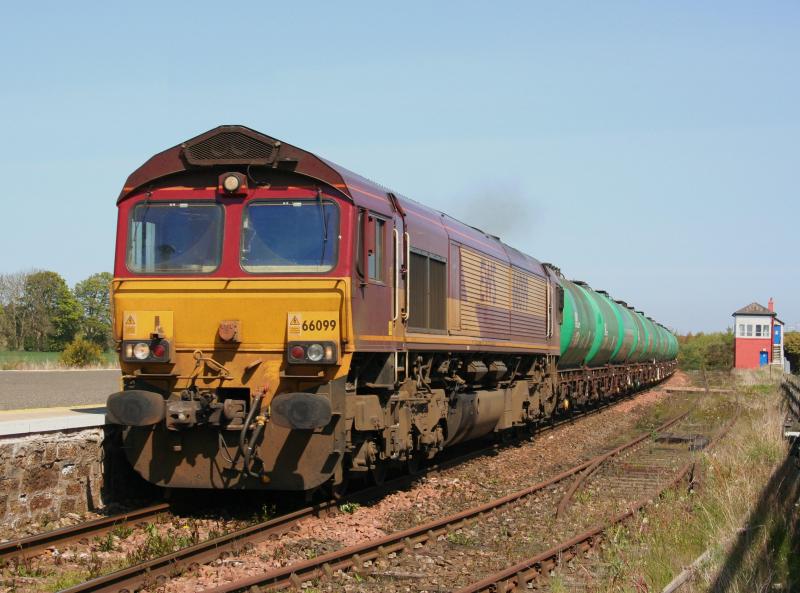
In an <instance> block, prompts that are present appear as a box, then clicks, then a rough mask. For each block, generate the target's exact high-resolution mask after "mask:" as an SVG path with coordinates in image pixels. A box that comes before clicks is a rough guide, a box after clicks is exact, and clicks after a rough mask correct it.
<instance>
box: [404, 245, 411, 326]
mask: <svg viewBox="0 0 800 593" xmlns="http://www.w3.org/2000/svg"><path fill="white" fill-rule="evenodd" d="M403 238H404V239H405V241H406V310H405V311H404V312H403V319H405V320H408V319H409V318H410V317H411V235H409V234H408V232H404V233H403Z"/></svg>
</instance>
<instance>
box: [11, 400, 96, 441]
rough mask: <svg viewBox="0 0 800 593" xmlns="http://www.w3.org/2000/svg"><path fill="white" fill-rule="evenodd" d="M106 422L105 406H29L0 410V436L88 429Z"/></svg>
mask: <svg viewBox="0 0 800 593" xmlns="http://www.w3.org/2000/svg"><path fill="white" fill-rule="evenodd" d="M105 423H106V408H105V406H102V405H101V406H97V405H84V406H71V407H62V408H56V407H54V408H31V409H27V410H2V411H0V438H1V437H4V436H23V435H26V434H32V433H42V432H58V431H61V430H74V429H76V428H92V427H96V426H103V425H104V424H105Z"/></svg>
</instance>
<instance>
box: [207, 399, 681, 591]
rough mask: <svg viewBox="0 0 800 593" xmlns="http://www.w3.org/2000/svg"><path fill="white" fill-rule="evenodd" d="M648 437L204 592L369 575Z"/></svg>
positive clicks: (551, 492) (553, 494)
mask: <svg viewBox="0 0 800 593" xmlns="http://www.w3.org/2000/svg"><path fill="white" fill-rule="evenodd" d="M688 413H689V412H688V411H687V412H684V413H682V414H680V415H678V416H676V417H674V418H672V419H670V420H669V421H667V422H665V423H664V424H662V425H661V426H659V427H658V428H657V429H656V432H661V431H664V430H666V429H668V428H670V427H672V426H674V425H675V424H677V423H678V422H680V421H681V420H683V419H684V418H685V417H686V416H687V414H688ZM651 436H652V431H648V432H646V433H643V434H641V435H640V436H638V437H637V438H635V439H632V440H631V441H628V442H627V443H624V444H623V445H620V446H619V447H616V448H614V449H612V450H611V451H608V452H606V453H603V454H601V455H599V456H597V457H595V458H593V459H589V460H588V461H585V462H583V463H581V464H579V465H577V466H575V467H573V468H571V469H569V470H567V471H564V472H562V473H560V474H558V475H557V476H554V477H552V478H550V479H549V480H546V481H543V482H540V483H538V484H535V485H533V486H530V487H528V488H525V489H523V490H520V491H518V492H515V493H513V494H509V495H507V496H504V497H501V498H498V499H496V500H493V501H490V502H488V503H485V504H482V505H480V506H476V507H473V508H471V509H467V510H465V511H462V512H459V513H456V514H454V515H450V516H447V517H444V518H441V519H437V520H434V521H430V522H427V523H424V524H422V525H419V526H416V527H413V528H411V529H406V530H403V531H399V532H397V533H393V534H390V535H387V536H384V537H381V538H379V539H375V540H371V541H368V542H365V543H362V544H359V545H355V546H350V547H347V548H343V549H341V550H337V551H334V552H330V553H328V554H324V555H322V556H319V557H317V558H313V559H310V560H307V561H304V562H299V563H295V564H292V565H290V566H286V567H282V568H278V569H275V570H272V571H270V572H267V573H264V574H261V575H257V576H252V577H248V578H245V579H242V580H240V581H237V582H234V583H230V584H226V585H222V586H219V587H216V588H214V589H210V590H209V591H210V593H235V592H239V591H248V590H251V588H253V587H255V588H256V589H257V590H259V591H273V590H282V589H290V588H301V587H302V586H303V585H304V584H305V583H313V582H315V581H321V580H326V579H335V578H337V575H341V574H343V573H347V572H356V573H364V574H368V573H369V572H370V571H374V568H375V567H376V566H378V565H381V564H385V563H391V561H392V559H393V558H396V557H398V556H399V555H401V554H403V553H404V552H409V551H414V550H417V549H419V548H421V547H422V546H425V545H427V544H436V543H438V542H441V541H442V540H444V539H446V537H447V536H448V534H450V533H453V532H455V531H457V530H461V529H464V528H465V527H467V526H469V525H472V524H475V523H477V522H486V521H488V520H489V518H490V516H491V515H494V514H497V513H501V512H507V511H509V512H510V511H511V510H512V509H513V508H514V507H517V506H519V505H521V504H524V503H525V501H526V500H529V499H531V498H532V497H535V496H539V495H542V494H546V495H547V496H548V497H549V498H551V499H552V501H553V503H554V504H555V502H557V501H558V499H559V497H558V496H557V494H558V493H559V492H560V490H559V489H558V488H554V487H555V486H558V485H563V483H564V482H565V481H567V480H568V479H570V478H573V477H578V476H582V475H583V474H585V475H586V477H592V476H596V475H598V472H597V471H596V470H597V468H599V467H601V465H602V464H603V463H605V462H607V461H608V460H611V459H615V458H620V459H626V458H628V455H629V454H630V453H631V452H633V451H634V450H637V449H640V448H642V446H643V445H646V444H647V443H648V442H649V440H650V438H651ZM580 480H581V481H580V483H583V482H584V481H585V480H584V479H583V478H580ZM580 483H579V484H580ZM576 489H577V488H576ZM573 492H574V490H573ZM515 574H516V573H515ZM256 589H253V590H256ZM377 590H380V589H377Z"/></svg>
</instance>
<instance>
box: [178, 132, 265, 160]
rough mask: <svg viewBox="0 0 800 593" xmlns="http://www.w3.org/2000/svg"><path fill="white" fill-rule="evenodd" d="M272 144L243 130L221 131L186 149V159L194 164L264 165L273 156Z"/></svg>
mask: <svg viewBox="0 0 800 593" xmlns="http://www.w3.org/2000/svg"><path fill="white" fill-rule="evenodd" d="M273 150H274V147H273V146H272V145H271V144H267V143H265V142H261V141H260V140H256V139H255V138H251V137H250V136H247V135H245V134H242V133H241V132H221V133H219V134H215V135H214V136H211V137H210V138H206V139H205V140H201V141H200V142H198V143H197V144H193V145H191V146H187V147H186V148H185V150H184V154H185V155H186V160H187V161H189V163H191V164H194V165H234V164H246V165H264V164H268V163H269V162H270V160H271V158H272V152H273Z"/></svg>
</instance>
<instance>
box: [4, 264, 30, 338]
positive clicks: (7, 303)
mask: <svg viewBox="0 0 800 593" xmlns="http://www.w3.org/2000/svg"><path fill="white" fill-rule="evenodd" d="M31 273H32V272H16V273H14V274H3V275H0V305H1V306H2V307H3V319H2V324H0V333H2V334H3V337H4V338H5V345H6V347H7V348H9V349H10V350H22V349H23V348H24V347H25V339H26V337H27V336H28V334H29V333H30V325H31V323H30V322H31V312H30V311H29V310H27V309H26V308H25V307H24V306H23V303H24V300H25V283H26V281H27V278H28V276H29V275H30V274H31Z"/></svg>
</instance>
